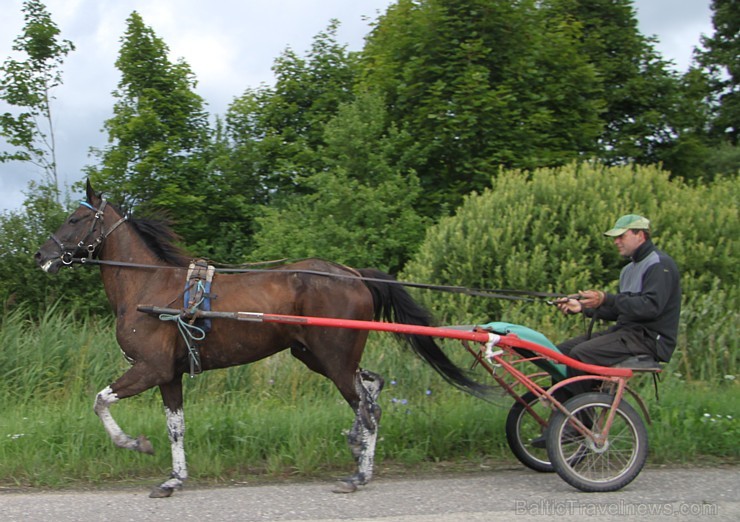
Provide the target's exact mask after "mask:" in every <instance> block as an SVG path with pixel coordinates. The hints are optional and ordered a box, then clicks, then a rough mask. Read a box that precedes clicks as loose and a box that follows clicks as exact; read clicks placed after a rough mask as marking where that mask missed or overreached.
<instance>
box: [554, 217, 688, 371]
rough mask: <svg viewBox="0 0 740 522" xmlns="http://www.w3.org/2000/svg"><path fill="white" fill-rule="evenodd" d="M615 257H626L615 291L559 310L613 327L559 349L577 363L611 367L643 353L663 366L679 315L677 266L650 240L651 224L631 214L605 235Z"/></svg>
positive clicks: (587, 295) (585, 295) (566, 302)
mask: <svg viewBox="0 0 740 522" xmlns="http://www.w3.org/2000/svg"><path fill="white" fill-rule="evenodd" d="M604 235H606V236H609V237H612V238H614V244H615V245H616V247H617V250H619V253H620V254H621V255H622V256H623V257H625V258H628V259H630V260H631V261H630V263H629V264H628V265H626V266H625V267H624V268H623V269H622V272H621V274H620V276H619V292H618V293H616V294H611V293H606V292H602V291H599V290H587V291H585V292H579V294H580V295H579V297H580V299H571V298H566V299H563V300H561V301H559V302H558V308H559V309H560V310H561V311H562V312H564V313H566V314H573V313H583V314H585V315H586V316H588V317H594V316H595V317H596V318H598V319H603V320H607V321H616V324H614V325H613V326H612V327H610V328H608V329H606V330H604V331H601V332H597V333H594V334H593V335H592V336H590V338H589V336H587V335H582V336H579V337H576V338H574V339H570V340H568V341H565V342H563V343H562V344H560V345H559V346H558V348H560V350H561V351H562V352H563V353H565V354H566V355H569V356H570V357H572V358H574V359H577V360H579V361H582V362H585V363H589V364H597V365H600V366H611V365H613V364H617V363H619V362H621V361H623V360H625V359H627V358H628V357H631V356H633V355H641V354H647V355H651V356H652V357H653V358H654V359H656V360H658V361H663V362H668V361H669V360H670V358H671V355H672V354H673V350H674V349H675V348H676V340H677V337H678V319H679V315H680V311H681V284H680V277H679V273H678V268H677V266H676V263H675V262H674V261H673V259H671V257H670V256H668V255H667V254H665V253H664V252H661V251H660V250H658V249H657V248H655V245H653V242H652V240H651V239H650V221H648V220H647V219H646V218H644V217H642V216H638V215H636V214H629V215H627V216H622V217H621V218H619V219H618V220H617V222H616V224H615V225H614V227H613V228H612V229H610V230H608V231H606V232H605V233H604Z"/></svg>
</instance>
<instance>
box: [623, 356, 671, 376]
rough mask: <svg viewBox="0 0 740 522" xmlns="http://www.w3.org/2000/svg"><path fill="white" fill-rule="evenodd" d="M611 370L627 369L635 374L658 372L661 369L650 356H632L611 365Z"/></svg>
mask: <svg viewBox="0 0 740 522" xmlns="http://www.w3.org/2000/svg"><path fill="white" fill-rule="evenodd" d="M612 367H613V368H629V369H630V370H633V371H636V372H659V371H661V370H662V369H663V367H662V366H661V365H660V363H659V362H658V361H656V360H655V359H654V358H653V356H652V355H633V356H632V357H629V358H628V359H625V360H624V361H622V362H618V363H617V364H614V365H612Z"/></svg>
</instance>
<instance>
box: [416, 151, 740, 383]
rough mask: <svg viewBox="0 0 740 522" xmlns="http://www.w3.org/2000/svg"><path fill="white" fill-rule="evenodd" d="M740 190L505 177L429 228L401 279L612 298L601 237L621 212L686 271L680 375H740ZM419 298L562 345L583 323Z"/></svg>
mask: <svg viewBox="0 0 740 522" xmlns="http://www.w3.org/2000/svg"><path fill="white" fill-rule="evenodd" d="M739 188H740V183H738V177H737V176H735V177H732V178H721V179H718V180H716V181H715V182H713V183H712V184H710V185H706V186H691V185H688V184H686V183H684V182H683V181H681V180H671V179H670V178H669V174H668V173H667V172H664V171H662V170H660V169H659V168H657V167H632V166H621V167H604V166H601V165H599V164H596V163H583V164H578V165H577V164H571V165H569V166H566V167H563V168H558V169H538V170H535V171H534V172H532V173H531V174H526V173H523V172H521V171H504V170H502V171H501V172H500V173H499V175H498V176H497V177H496V178H495V179H494V180H493V182H492V187H491V189H490V190H486V191H484V192H483V194H472V195H471V196H469V197H468V198H466V200H465V202H464V204H463V205H462V206H461V207H460V208H459V209H458V212H457V214H456V215H454V216H451V217H449V218H445V219H443V220H441V221H440V223H439V224H437V225H436V226H434V227H432V228H430V229H428V231H427V235H426V238H425V240H424V242H423V243H422V245H421V247H420V249H419V251H418V253H417V255H416V256H415V257H414V258H413V259H412V261H410V262H409V263H408V264H407V265H406V268H405V270H404V274H403V276H402V277H403V278H404V279H406V280H410V281H422V282H425V283H435V284H450V285H462V286H467V287H476V288H489V289H502V288H503V289H511V288H516V289H526V290H536V291H543V292H562V293H571V292H575V291H577V290H581V289H586V288H593V287H596V288H607V289H609V290H611V291H614V290H616V286H617V280H618V277H619V270H620V269H621V267H622V265H623V261H622V260H621V259H620V258H619V256H618V255H617V253H616V251H615V248H614V245H613V244H612V242H611V241H610V240H609V239H607V238H605V237H604V236H603V235H602V234H603V231H605V230H607V229H608V228H610V227H611V226H612V224H613V222H614V220H615V219H616V218H617V217H619V216H621V215H623V214H629V213H639V214H644V215H646V216H648V217H649V218H650V219H651V221H652V223H653V226H654V230H653V233H654V236H653V239H654V242H655V244H656V245H657V246H658V248H661V249H663V250H665V251H666V252H667V253H669V254H670V255H671V256H673V258H674V259H675V260H676V262H677V263H678V266H679V269H680V270H681V272H682V286H683V290H684V306H683V313H682V318H683V324H682V327H681V336H680V339H679V346H678V349H677V352H676V354H675V355H674V359H678V360H679V361H680V368H679V371H680V372H681V373H683V374H685V375H692V376H696V377H700V378H705V379H721V378H722V377H723V376H724V375H725V374H736V373H737V371H738V360H737V359H738V350H737V326H736V325H737V322H738V291H737V284H738V273H737V268H736V266H737V265H736V263H737V251H738V242H740V239H738V238H740V222H739V221H738V210H737V204H736V203H737V201H738V192H740V191H739V190H738V189H739ZM419 297H420V299H421V300H422V301H423V302H424V303H425V304H426V306H428V307H429V308H430V309H432V310H434V311H435V313H436V314H437V316H438V318H439V319H440V320H442V321H444V322H451V323H463V324H468V323H471V322H473V323H475V322H479V323H480V322H488V321H490V320H505V321H511V322H515V323H521V324H526V325H527V326H530V327H533V328H536V329H539V330H541V331H542V332H543V333H545V334H546V335H548V336H550V337H551V338H552V339H554V340H558V339H564V338H566V337H569V336H571V335H574V334H576V333H580V330H581V328H582V327H583V325H582V324H581V323H580V322H578V321H573V320H572V319H569V318H565V317H563V316H561V314H554V313H553V310H552V309H550V308H546V307H544V306H539V305H532V304H529V303H526V304H522V303H520V302H509V301H501V300H485V299H481V298H476V297H470V296H466V295H459V294H439V293H436V292H435V293H431V292H430V293H425V294H422V295H420V296H419ZM708 347H709V348H710V349H707V348H708Z"/></svg>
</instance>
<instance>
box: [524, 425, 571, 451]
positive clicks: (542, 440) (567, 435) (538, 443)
mask: <svg viewBox="0 0 740 522" xmlns="http://www.w3.org/2000/svg"><path fill="white" fill-rule="evenodd" d="M579 435H580V433H578V430H577V429H575V428H574V427H573V425H572V424H570V423H569V424H568V425H567V426H566V427H565V428H564V429H563V440H564V441H565V442H569V441H571V440H573V439H575V438H576V437H578V436H579ZM529 445H530V446H532V447H533V448H538V449H545V448H546V447H547V430H545V432H544V433H543V434H542V435H540V436H539V437H537V438H535V439H532V440H531V441H530V442H529Z"/></svg>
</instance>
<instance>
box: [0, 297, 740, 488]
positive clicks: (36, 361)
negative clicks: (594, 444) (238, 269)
mask: <svg viewBox="0 0 740 522" xmlns="http://www.w3.org/2000/svg"><path fill="white" fill-rule="evenodd" d="M173 328H174V326H173ZM370 338H371V342H370V344H369V346H368V348H367V350H366V352H365V357H364V358H363V361H362V364H363V367H366V368H369V369H372V370H373V371H377V372H379V373H380V374H381V375H383V376H385V378H386V386H385V390H384V391H383V393H382V394H381V396H380V405H381V407H382V408H383V416H382V419H381V426H380V437H379V440H378V448H377V449H378V451H377V453H376V466H377V467H376V469H377V470H378V472H379V473H381V474H382V473H383V471H384V470H386V469H388V468H391V469H398V468H399V466H400V467H401V468H402V469H410V470H415V469H419V468H424V467H425V466H426V467H428V466H429V465H434V464H435V463H439V462H443V463H453V464H457V465H463V466H464V465H465V464H466V463H478V464H480V463H491V462H493V463H502V462H503V463H506V464H507V465H517V464H516V461H514V458H513V457H512V456H511V453H510V451H509V449H508V447H507V446H506V443H505V439H504V436H503V432H504V422H505V416H506V413H507V410H508V408H509V407H510V405H511V403H512V401H511V399H508V398H504V399H502V400H501V401H500V403H498V402H497V403H496V404H491V403H487V402H484V401H480V400H477V399H475V398H473V397H470V396H468V395H465V394H463V393H462V392H459V391H458V390H456V389H454V388H453V387H451V386H449V385H447V384H446V383H445V382H443V381H442V379H441V378H440V377H439V376H438V375H437V374H436V373H434V372H433V371H432V370H430V369H429V367H428V366H427V365H426V364H424V363H423V362H422V361H420V360H419V359H418V358H416V357H414V356H413V355H412V354H411V353H409V351H408V349H407V348H400V347H399V346H397V345H396V343H395V342H393V341H392V337H390V336H388V335H387V334H371V336H370ZM445 350H446V351H448V352H449V353H451V354H452V355H453V356H454V355H456V354H460V355H461V356H462V355H464V349H463V348H462V347H461V346H460V345H459V344H458V343H456V342H451V343H450V344H449V346H447V345H445ZM671 365H673V363H671ZM0 366H2V367H3V368H5V369H6V371H5V379H3V381H2V382H0V400H1V401H2V403H3V404H4V409H3V415H2V417H0V477H1V478H0V485H2V486H10V487H18V486H22V487H25V486H37V487H49V486H51V487H70V486H84V485H89V484H108V485H110V484H111V483H112V482H113V481H116V482H119V483H129V484H130V483H132V482H135V483H140V482H141V481H142V480H146V481H148V482H154V481H155V480H161V478H162V477H163V476H165V475H166V474H167V473H168V472H169V467H170V455H169V451H167V448H168V447H169V442H168V440H167V432H166V428H165V419H164V415H163V412H162V405H161V398H160V396H159V394H158V393H156V391H154V390H152V391H150V392H146V393H144V394H142V395H141V396H137V397H133V398H129V399H127V400H125V401H121V402H120V403H119V404H116V405H115V406H114V407H113V409H112V413H113V415H114V416H115V418H116V419H117V420H118V421H119V423H120V425H121V427H122V428H123V429H124V430H126V431H127V432H129V433H134V434H140V433H143V434H146V435H147V436H148V437H149V438H150V440H151V441H152V443H153V444H154V447H155V449H156V450H157V453H156V454H155V455H154V456H153V457H150V456H144V455H141V454H138V453H135V452H131V451H123V450H121V449H119V448H116V447H115V445H114V444H113V443H112V442H111V441H110V439H109V438H108V436H107V435H106V433H105V430H104V429H103V427H102V426H101V424H100V420H99V419H98V418H97V416H96V415H95V414H94V413H93V411H92V403H93V399H94V396H95V393H97V392H98V391H100V390H101V389H103V388H104V387H105V386H107V385H108V384H110V382H111V381H112V380H114V379H116V378H117V377H118V376H119V375H121V374H122V373H123V371H125V369H126V368H127V366H128V364H127V363H126V361H125V360H124V359H123V357H121V354H120V351H119V350H118V346H117V344H116V341H115V334H114V330H113V324H112V321H111V320H108V319H105V320H100V319H94V318H90V317H86V315H85V314H77V313H75V312H70V311H69V310H65V309H61V308H55V309H52V310H49V312H48V313H47V314H46V315H44V316H43V317H41V318H40V319H38V320H34V319H33V317H32V316H31V315H30V314H29V313H28V312H27V311H24V310H18V309H16V310H14V311H13V312H11V313H10V314H7V315H4V316H3V317H2V318H0ZM666 373H667V375H666V379H665V380H666V382H665V384H663V385H662V386H661V400H660V401H656V400H654V399H653V398H652V395H651V393H652V383H651V382H649V381H645V383H644V387H643V388H642V389H641V390H640V392H641V395H642V396H643V398H645V400H646V401H647V403H648V406H649V409H650V414H651V417H652V419H653V424H652V425H651V426H649V434H650V441H651V444H650V447H651V452H652V454H651V462H653V463H675V462H680V463H695V462H700V463H704V462H705V461H706V459H708V458H709V459H717V460H720V461H722V462H724V463H727V462H728V461H729V462H731V463H732V462H736V461H737V459H738V445H737V435H738V424H737V419H738V418H740V389H739V388H738V384H737V382H736V381H734V380H731V379H723V382H721V383H711V384H707V383H700V384H697V383H690V382H686V381H685V380H684V378H683V377H680V376H677V375H675V374H674V372H673V371H672V370H671V371H667V372H666ZM185 389H186V394H185V412H186V421H187V431H186V437H185V443H186V450H187V454H188V463H189V469H190V473H191V482H192V483H194V484H204V483H228V482H231V481H235V480H236V481H243V480H245V479H249V480H254V479H255V478H259V477H260V476H261V477H270V478H284V477H286V476H298V477H312V476H320V477H321V478H322V480H324V479H326V477H327V475H331V476H334V475H336V474H348V473H350V472H351V470H352V466H353V460H352V458H351V456H350V453H349V451H348V449H347V444H346V437H345V435H344V433H343V432H344V430H346V429H347V428H349V427H350V425H351V423H352V420H353V414H352V412H351V410H350V408H349V406H348V405H347V404H346V403H345V402H344V400H343V399H342V398H341V397H340V395H339V393H338V392H337V390H336V389H335V388H334V386H333V385H332V384H331V383H330V382H329V381H328V380H327V379H325V378H323V377H321V376H319V375H317V374H315V373H312V372H310V371H309V370H307V369H306V368H305V367H304V366H303V365H302V364H300V363H299V362H298V361H297V360H295V359H293V358H292V357H291V356H290V355H289V354H288V353H287V352H282V353H280V354H277V355H275V356H273V357H270V358H268V359H265V360H263V361H260V362H258V363H255V364H252V365H247V366H242V367H236V368H229V369H225V370H219V371H214V372H207V373H205V374H202V375H199V376H198V377H196V378H195V379H186V380H185ZM482 441H485V442H482Z"/></svg>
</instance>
